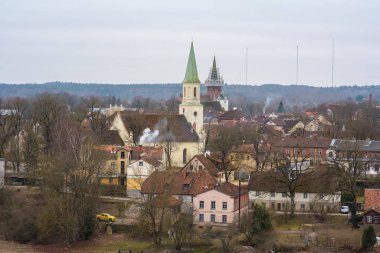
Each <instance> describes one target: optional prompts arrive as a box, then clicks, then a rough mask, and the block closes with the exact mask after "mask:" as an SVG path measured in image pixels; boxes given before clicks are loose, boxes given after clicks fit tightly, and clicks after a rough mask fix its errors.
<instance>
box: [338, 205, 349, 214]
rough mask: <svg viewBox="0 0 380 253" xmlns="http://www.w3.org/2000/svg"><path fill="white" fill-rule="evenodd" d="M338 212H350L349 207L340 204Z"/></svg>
mask: <svg viewBox="0 0 380 253" xmlns="http://www.w3.org/2000/svg"><path fill="white" fill-rule="evenodd" d="M340 212H341V213H349V212H350V208H349V207H348V206H342V207H341V208H340Z"/></svg>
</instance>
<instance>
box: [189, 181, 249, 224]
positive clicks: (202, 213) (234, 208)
mask: <svg viewBox="0 0 380 253" xmlns="http://www.w3.org/2000/svg"><path fill="white" fill-rule="evenodd" d="M193 210H194V211H193V217H194V218H193V219H194V220H193V224H194V225H197V226H198V227H204V226H227V225H232V224H236V223H238V221H239V215H243V214H244V213H247V212H248V192H247V188H241V189H239V187H238V186H236V185H233V184H231V183H223V184H221V185H218V186H216V187H214V188H213V189H210V190H208V191H206V192H202V193H199V194H197V195H196V196H194V202H193Z"/></svg>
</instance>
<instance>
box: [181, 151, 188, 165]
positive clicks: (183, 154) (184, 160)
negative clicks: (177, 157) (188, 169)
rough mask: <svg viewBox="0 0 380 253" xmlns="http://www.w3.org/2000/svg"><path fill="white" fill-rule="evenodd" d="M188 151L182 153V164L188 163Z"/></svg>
mask: <svg viewBox="0 0 380 253" xmlns="http://www.w3.org/2000/svg"><path fill="white" fill-rule="evenodd" d="M186 156H187V149H185V148H184V149H183V151H182V163H186V161H187V157H186Z"/></svg>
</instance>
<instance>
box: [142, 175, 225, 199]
mask: <svg viewBox="0 0 380 253" xmlns="http://www.w3.org/2000/svg"><path fill="white" fill-rule="evenodd" d="M217 184H218V182H217V180H216V179H215V178H214V177H213V176H212V175H210V173H208V172H207V171H202V172H196V173H193V172H186V171H181V172H170V171H155V172H153V173H152V174H151V175H150V176H149V177H148V178H147V179H146V180H145V181H144V182H143V184H142V187H141V192H142V193H143V194H161V193H164V192H165V191H167V192H169V193H170V194H172V195H192V196H194V195H197V194H199V193H201V192H204V191H207V189H212V188H214V187H215V186H216V185H217Z"/></svg>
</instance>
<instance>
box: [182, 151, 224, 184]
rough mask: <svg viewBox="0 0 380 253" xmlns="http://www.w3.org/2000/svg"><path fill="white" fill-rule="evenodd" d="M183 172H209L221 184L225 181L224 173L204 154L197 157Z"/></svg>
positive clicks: (191, 160)
mask: <svg viewBox="0 0 380 253" xmlns="http://www.w3.org/2000/svg"><path fill="white" fill-rule="evenodd" d="M182 171H187V172H202V171H207V172H208V173H209V174H210V175H212V176H213V177H215V179H216V180H217V181H218V182H219V183H221V182H222V180H224V178H223V177H224V173H223V171H220V170H219V169H218V168H217V166H216V165H215V164H214V163H213V162H212V161H211V159H210V158H209V157H208V156H206V155H203V154H200V155H196V156H194V157H193V158H192V159H190V161H189V162H188V163H187V164H186V165H185V166H184V167H183V169H182Z"/></svg>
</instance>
